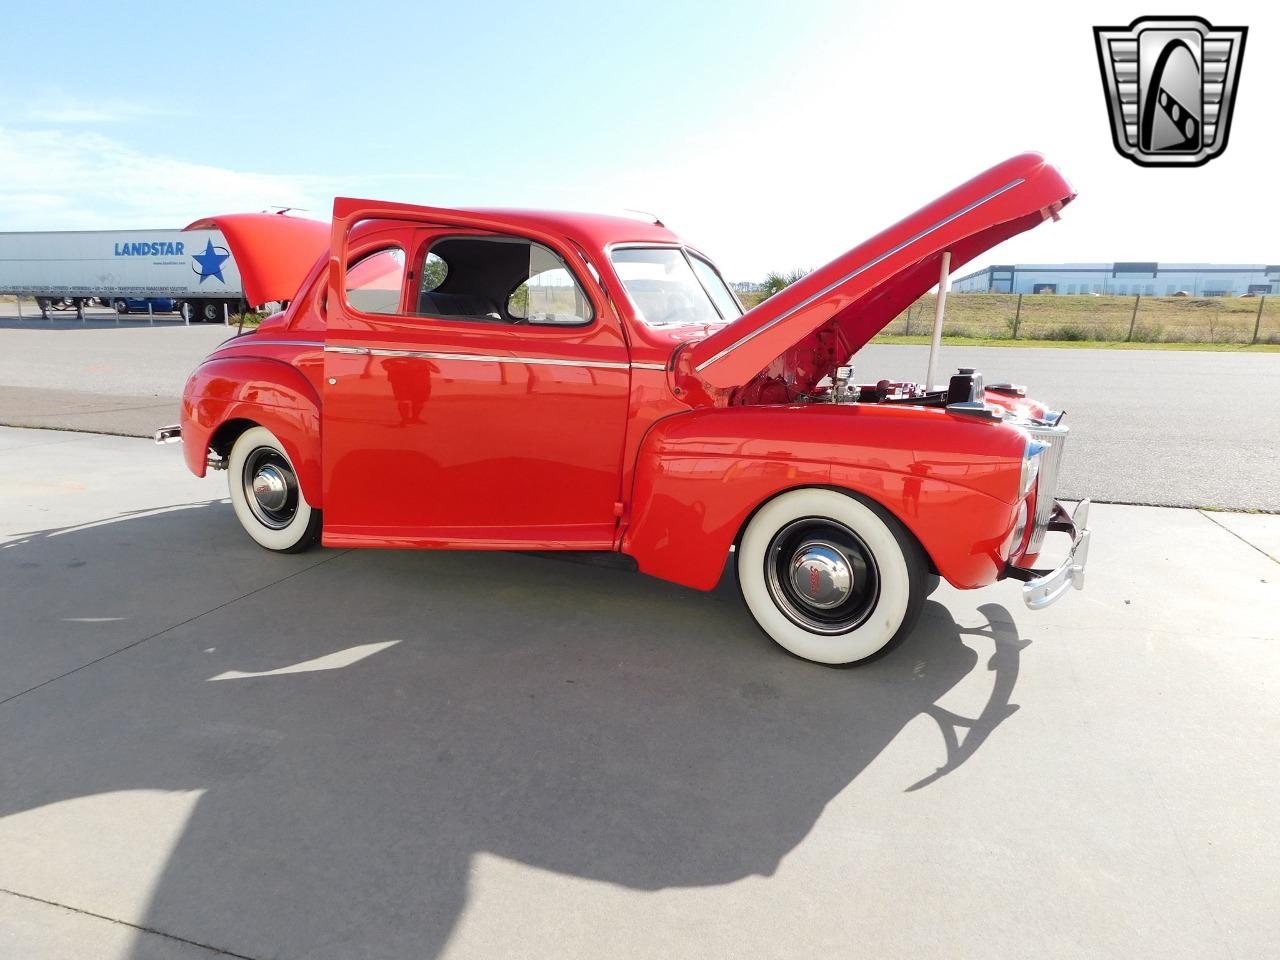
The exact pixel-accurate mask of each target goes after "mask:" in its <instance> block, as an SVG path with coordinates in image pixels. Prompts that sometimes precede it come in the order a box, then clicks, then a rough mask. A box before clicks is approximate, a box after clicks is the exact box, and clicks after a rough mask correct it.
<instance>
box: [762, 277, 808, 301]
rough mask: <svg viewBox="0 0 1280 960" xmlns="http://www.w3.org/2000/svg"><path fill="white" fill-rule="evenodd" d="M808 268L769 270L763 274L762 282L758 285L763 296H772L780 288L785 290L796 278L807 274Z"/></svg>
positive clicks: (799, 278)
mask: <svg viewBox="0 0 1280 960" xmlns="http://www.w3.org/2000/svg"><path fill="white" fill-rule="evenodd" d="M809 272H810V271H808V270H792V271H790V272H789V273H779V272H778V271H777V270H770V271H769V273H768V274H766V275H765V278H764V283H763V284H761V285H760V289H761V292H762V293H764V295H765V297H766V298H768V297H772V296H773V295H774V294H775V293H777V292H778V291H780V290H785V289H786V288H787V287H789V286H791V285H792V284H793V283H795V282H796V281H797V280H803V279H804V278H805V277H807V276H808V275H809Z"/></svg>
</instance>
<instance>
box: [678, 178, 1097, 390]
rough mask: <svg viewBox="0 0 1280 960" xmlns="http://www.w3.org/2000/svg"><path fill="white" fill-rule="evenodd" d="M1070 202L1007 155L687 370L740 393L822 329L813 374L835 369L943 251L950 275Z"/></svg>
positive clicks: (806, 284)
mask: <svg viewBox="0 0 1280 960" xmlns="http://www.w3.org/2000/svg"><path fill="white" fill-rule="evenodd" d="M1074 196H1075V190H1074V189H1073V188H1072V186H1071V184H1070V183H1068V182H1067V180H1066V178H1065V177H1064V176H1063V175H1062V174H1061V173H1059V172H1058V170H1057V169H1056V168H1055V167H1053V166H1052V165H1051V164H1050V163H1049V162H1048V161H1047V160H1045V159H1044V157H1042V156H1040V154H1038V153H1024V154H1021V155H1019V156H1016V157H1013V158H1011V159H1009V160H1006V161H1004V162H1003V163H1000V164H997V165H996V166H994V167H992V168H991V169H990V170H987V171H985V172H984V173H981V174H979V175H978V176H976V177H974V178H973V179H972V180H969V181H968V182H967V183H963V184H961V185H960V186H958V187H956V188H955V189H954V190H952V191H950V192H949V193H946V194H944V195H943V196H941V197H939V198H938V199H937V200H934V201H933V202H932V203H930V204H928V205H927V206H925V207H922V208H921V209H919V210H917V211H916V212H915V213H913V214H911V215H910V216H909V217H906V218H905V219H903V220H900V221H899V222H897V223H895V224H894V225H893V226H891V227H889V228H888V229H886V230H883V231H881V232H880V233H878V234H876V235H875V236H874V237H872V238H871V239H869V240H866V241H864V242H863V243H860V244H859V245H858V246H856V247H854V248H853V249H852V250H850V251H848V252H847V253H844V254H842V255H841V256H839V257H837V258H836V259H835V260H832V261H831V262H830V263H828V264H827V265H826V266H824V267H820V268H819V269H817V270H815V271H814V272H813V273H811V274H809V275H808V276H807V277H805V278H804V279H803V280H800V281H797V282H796V283H793V284H792V285H791V286H789V287H787V288H786V289H785V290H783V291H782V292H780V293H778V294H776V295H774V296H772V297H770V298H769V299H768V300H766V301H764V303H761V304H760V305H759V306H757V307H755V308H754V309H752V310H748V311H747V312H746V313H745V314H743V315H742V316H741V317H739V318H738V319H737V320H735V321H734V322H733V323H731V324H729V325H728V326H727V327H724V328H723V329H721V330H718V331H716V332H715V333H714V334H712V335H711V336H710V337H708V338H707V339H706V340H703V341H702V342H700V343H698V344H696V345H695V346H694V347H692V348H691V351H690V356H689V357H688V360H687V361H686V362H688V363H689V365H690V366H691V367H692V368H693V369H694V370H696V371H697V374H698V376H699V377H701V378H702V380H704V381H705V382H706V383H708V384H710V385H711V386H712V387H715V388H718V389H728V388H733V387H739V386H742V385H743V384H745V383H747V382H748V381H750V380H751V379H752V378H753V377H755V376H756V375H757V374H758V373H760V372H761V371H762V370H764V369H765V368H766V367H768V366H769V365H770V364H771V363H772V362H773V361H774V360H776V359H778V358H779V357H781V356H782V355H783V354H784V353H786V352H787V351H788V350H790V349H791V348H792V347H794V346H796V345H797V344H799V343H801V341H803V340H805V338H807V337H809V336H810V335H812V334H814V333H815V332H816V331H818V330H819V329H820V328H822V329H826V330H828V331H830V333H831V337H829V338H828V339H829V340H832V342H831V345H830V348H829V357H828V360H827V362H824V363H823V364H820V365H819V366H824V367H825V366H832V367H833V366H834V365H835V364H838V363H840V362H842V361H843V360H844V359H846V358H848V357H849V356H851V355H852V354H853V353H854V352H855V351H857V350H859V349H861V347H862V346H863V345H864V344H866V342H867V341H868V340H870V339H871V338H872V337H874V336H875V335H876V334H877V333H879V332H880V331H881V330H882V329H884V327H885V326H886V325H887V324H888V323H889V321H891V320H892V319H893V318H894V317H895V316H897V315H898V314H899V313H901V312H902V310H904V309H905V308H906V307H907V306H908V305H909V304H910V303H912V302H913V301H914V300H915V299H916V298H917V297H919V296H920V295H921V294H923V293H925V292H926V291H928V290H929V288H930V287H932V286H933V285H934V284H935V283H937V282H938V271H939V267H940V264H941V259H942V253H943V251H944V250H950V251H951V271H952V272H953V273H954V272H955V271H956V270H958V269H959V268H960V267H962V266H964V264H966V263H968V262H969V261H970V260H972V259H973V258H974V257H977V256H979V255H981V254H983V253H985V252H986V251H987V250H989V249H991V248H992V247H994V246H995V245H996V244H998V243H1000V242H1001V241H1002V240H1007V239H1008V238H1009V237H1012V236H1014V235H1015V234H1019V233H1022V232H1023V231H1024V230H1029V229H1030V228H1031V227H1034V226H1036V225H1037V224H1039V223H1040V222H1042V221H1043V220H1045V219H1047V218H1048V217H1049V216H1050V215H1052V214H1056V213H1057V211H1058V210H1059V209H1061V207H1062V206H1064V205H1065V204H1067V203H1068V202H1070V201H1071V199H1072V198H1073V197H1074ZM832 338H834V339H832ZM824 372H829V371H823V370H815V371H814V374H815V375H814V376H813V377H812V379H815V380H816V379H820V378H821V376H823V375H824Z"/></svg>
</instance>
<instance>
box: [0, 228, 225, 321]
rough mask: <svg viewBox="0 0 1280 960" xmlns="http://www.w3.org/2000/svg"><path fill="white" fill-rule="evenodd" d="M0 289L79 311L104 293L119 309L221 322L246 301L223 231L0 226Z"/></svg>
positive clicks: (46, 307)
mask: <svg viewBox="0 0 1280 960" xmlns="http://www.w3.org/2000/svg"><path fill="white" fill-rule="evenodd" d="M0 294H16V295H17V296H19V297H31V298H33V299H35V301H36V303H37V304H38V305H39V307H40V310H41V312H42V313H44V314H46V315H47V312H48V310H49V309H51V308H54V307H56V306H57V305H59V304H64V305H69V306H73V307H75V308H76V309H77V311H78V312H79V311H80V310H81V309H82V308H83V307H84V306H85V305H86V304H87V303H88V302H89V301H91V300H101V301H102V303H103V304H105V305H107V306H114V307H115V308H116V310H117V311H119V312H120V313H127V312H129V311H142V312H147V310H148V306H150V307H151V309H153V310H155V311H156V312H162V310H163V309H164V308H165V307H168V309H170V310H178V309H183V308H184V307H185V309H186V311H187V316H188V318H189V319H191V320H206V321H211V322H221V321H222V320H223V319H224V318H225V317H226V316H228V315H229V314H231V313H239V312H241V310H242V309H244V307H245V306H246V304H245V302H244V289H243V287H242V285H241V280H240V271H239V268H237V266H236V262H235V258H234V257H233V256H232V255H231V250H230V249H229V248H228V246H227V242H226V238H224V237H223V235H222V233H221V231H218V230H203V229H200V230H69V231H46V232H27V233H0Z"/></svg>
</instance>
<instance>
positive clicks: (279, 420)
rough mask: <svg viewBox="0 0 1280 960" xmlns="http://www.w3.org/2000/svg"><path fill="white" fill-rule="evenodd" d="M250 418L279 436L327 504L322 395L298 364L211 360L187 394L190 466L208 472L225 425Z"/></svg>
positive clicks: (301, 479) (314, 495)
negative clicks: (323, 476)
mask: <svg viewBox="0 0 1280 960" xmlns="http://www.w3.org/2000/svg"><path fill="white" fill-rule="evenodd" d="M233 420H247V421H250V422H252V423H256V424H259V425H261V426H263V427H266V428H267V429H268V430H270V431H271V432H272V433H274V434H275V435H276V437H277V438H279V440H280V443H281V444H282V445H283V446H284V449H285V453H287V454H288V455H289V460H290V462H292V463H293V466H294V469H295V470H296V471H297V472H298V483H299V484H300V485H301V487H302V494H303V496H304V497H306V500H307V503H309V504H311V506H313V507H319V506H320V505H321V502H320V501H321V480H320V398H319V397H318V396H317V395H316V391H315V388H314V387H313V386H312V385H311V382H310V381H309V380H307V378H306V377H305V376H303V374H302V373H300V372H299V371H298V370H297V368H296V367H293V366H291V365H290V364H287V363H284V362H282V361H279V360H268V359H265V358H262V357H229V358H224V359H217V360H207V361H205V362H204V363H202V364H201V365H200V366H199V367H198V368H196V371H195V373H193V374H192V375H191V378H190V379H189V380H188V381H187V387H186V389H185V390H184V391H183V397H182V446H183V456H184V457H185V458H186V461H187V467H188V468H189V469H190V470H191V472H192V473H194V474H195V475H196V476H198V477H203V476H204V475H205V469H206V462H207V460H208V456H209V448H210V443H211V441H212V440H213V437H214V434H215V433H216V432H217V431H218V429H219V427H221V426H223V425H224V424H226V423H229V422H231V421H233Z"/></svg>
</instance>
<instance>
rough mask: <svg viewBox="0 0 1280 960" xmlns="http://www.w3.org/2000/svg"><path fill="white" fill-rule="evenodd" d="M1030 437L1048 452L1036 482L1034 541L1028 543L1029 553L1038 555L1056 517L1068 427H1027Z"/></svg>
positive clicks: (1032, 538) (1032, 534)
mask: <svg viewBox="0 0 1280 960" xmlns="http://www.w3.org/2000/svg"><path fill="white" fill-rule="evenodd" d="M1027 433H1029V434H1031V436H1033V437H1035V438H1036V439H1037V440H1039V441H1040V442H1041V443H1044V444H1048V447H1049V449H1047V450H1045V451H1044V453H1042V454H1040V475H1039V478H1038V479H1037V480H1036V516H1035V522H1034V523H1033V524H1032V526H1031V538H1030V539H1029V540H1028V541H1027V552H1028V553H1039V552H1040V547H1041V546H1042V545H1043V544H1044V535H1045V532H1046V531H1047V530H1048V529H1049V517H1050V516H1051V515H1052V514H1053V502H1054V497H1055V496H1057V493H1058V473H1059V472H1060V471H1061V469H1062V455H1063V454H1064V453H1065V452H1066V445H1067V428H1066V427H1040V426H1028V427H1027Z"/></svg>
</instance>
